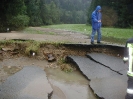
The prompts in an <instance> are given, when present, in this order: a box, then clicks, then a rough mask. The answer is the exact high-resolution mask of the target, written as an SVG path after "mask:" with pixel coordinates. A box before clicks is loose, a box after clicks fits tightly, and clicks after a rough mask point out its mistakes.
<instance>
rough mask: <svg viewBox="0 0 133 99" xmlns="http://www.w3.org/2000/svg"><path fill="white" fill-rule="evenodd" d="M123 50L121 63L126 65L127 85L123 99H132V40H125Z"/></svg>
mask: <svg viewBox="0 0 133 99" xmlns="http://www.w3.org/2000/svg"><path fill="white" fill-rule="evenodd" d="M124 50H125V51H124V57H123V61H124V63H127V64H128V72H127V76H128V81H127V83H128V84H127V94H126V96H125V99H133V38H130V39H128V40H127V42H126V46H125V49H124Z"/></svg>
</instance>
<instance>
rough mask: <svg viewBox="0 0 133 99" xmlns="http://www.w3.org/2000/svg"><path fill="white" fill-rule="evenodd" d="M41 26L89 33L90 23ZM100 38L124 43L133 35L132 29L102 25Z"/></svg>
mask: <svg viewBox="0 0 133 99" xmlns="http://www.w3.org/2000/svg"><path fill="white" fill-rule="evenodd" d="M42 27H43V28H54V29H64V30H70V31H76V32H80V33H83V34H86V35H88V36H89V35H91V29H92V28H91V25H86V24H59V25H49V26H42ZM101 30H102V40H103V41H107V42H113V43H119V44H125V42H126V40H127V39H128V38H131V37H133V29H121V28H104V27H102V29H101Z"/></svg>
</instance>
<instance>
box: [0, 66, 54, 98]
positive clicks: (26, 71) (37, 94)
mask: <svg viewBox="0 0 133 99" xmlns="http://www.w3.org/2000/svg"><path fill="white" fill-rule="evenodd" d="M52 92H53V89H52V88H51V86H50V84H49V82H48V80H47V77H46V74H45V72H44V71H43V70H42V69H40V68H38V67H36V66H27V67H24V68H23V69H22V70H21V71H19V72H17V73H16V74H14V75H13V76H10V77H9V78H8V79H7V80H6V81H5V82H4V83H3V84H1V85H0V99H50V96H51V94H52Z"/></svg>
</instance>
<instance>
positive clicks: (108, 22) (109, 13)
mask: <svg viewBox="0 0 133 99" xmlns="http://www.w3.org/2000/svg"><path fill="white" fill-rule="evenodd" d="M117 20H118V16H117V13H116V11H115V10H113V9H112V8H109V7H105V6H104V7H102V25H103V26H109V27H112V26H114V25H115V24H116V23H117Z"/></svg>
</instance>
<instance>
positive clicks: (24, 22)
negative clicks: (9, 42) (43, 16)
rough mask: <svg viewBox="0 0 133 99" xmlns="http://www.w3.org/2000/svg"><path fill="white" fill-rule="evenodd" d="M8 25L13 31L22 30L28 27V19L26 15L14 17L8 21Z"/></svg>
mask: <svg viewBox="0 0 133 99" xmlns="http://www.w3.org/2000/svg"><path fill="white" fill-rule="evenodd" d="M9 24H10V26H11V27H12V28H13V29H15V30H16V29H22V28H24V27H26V26H28V24H29V17H28V16H26V15H18V16H15V17H13V18H12V19H11V20H10V21H9Z"/></svg>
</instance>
